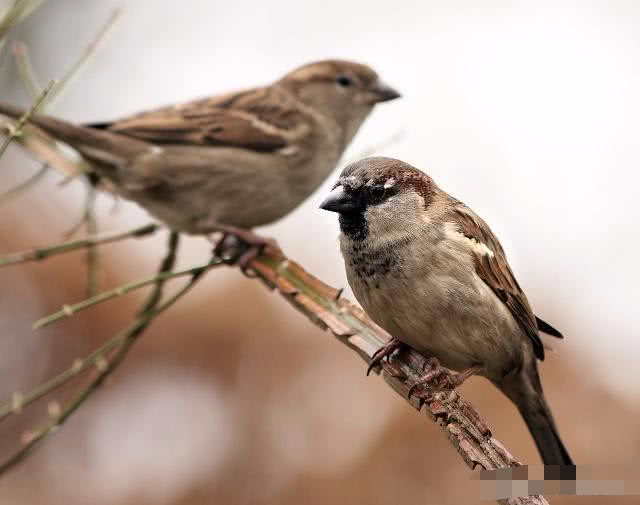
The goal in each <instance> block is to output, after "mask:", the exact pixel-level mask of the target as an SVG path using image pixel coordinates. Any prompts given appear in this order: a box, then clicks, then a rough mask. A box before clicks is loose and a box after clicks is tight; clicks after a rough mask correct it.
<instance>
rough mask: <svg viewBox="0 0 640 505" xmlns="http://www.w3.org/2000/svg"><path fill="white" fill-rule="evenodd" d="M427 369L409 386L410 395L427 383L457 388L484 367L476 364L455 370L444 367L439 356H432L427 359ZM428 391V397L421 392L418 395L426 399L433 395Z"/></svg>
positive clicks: (440, 387) (438, 387) (443, 387)
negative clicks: (459, 370) (460, 370)
mask: <svg viewBox="0 0 640 505" xmlns="http://www.w3.org/2000/svg"><path fill="white" fill-rule="evenodd" d="M425 370H428V371H427V372H426V373H425V374H424V375H423V376H422V377H420V378H419V379H418V380H417V381H415V382H414V383H413V384H412V385H411V387H410V388H409V393H408V394H407V396H408V397H411V394H412V393H413V391H414V390H415V389H416V388H421V387H423V386H426V385H430V386H431V387H433V388H437V389H449V390H452V389H455V388H457V387H458V386H459V385H461V384H462V383H463V382H464V381H465V380H467V379H468V378H469V377H471V376H472V375H475V374H477V373H479V372H480V371H481V370H482V367H481V366H480V365H475V366H472V367H470V368H467V369H466V370H463V371H462V372H454V371H452V370H449V369H448V368H445V367H443V366H442V365H441V364H440V362H439V361H438V358H435V357H432V358H429V359H428V360H427V362H426V364H425ZM426 393H427V396H426V397H423V396H421V394H419V395H418V396H420V398H422V399H425V400H426V399H429V398H430V397H431V393H429V392H426Z"/></svg>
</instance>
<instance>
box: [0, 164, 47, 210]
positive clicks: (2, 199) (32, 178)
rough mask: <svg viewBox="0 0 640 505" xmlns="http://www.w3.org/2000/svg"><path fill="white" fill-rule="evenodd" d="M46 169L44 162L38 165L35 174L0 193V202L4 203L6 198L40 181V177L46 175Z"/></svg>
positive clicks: (8, 198) (17, 194)
mask: <svg viewBox="0 0 640 505" xmlns="http://www.w3.org/2000/svg"><path fill="white" fill-rule="evenodd" d="M48 171H49V166H48V165H47V164H46V163H43V164H42V166H41V167H40V170H38V171H37V172H36V173H35V174H33V175H32V176H30V177H29V178H28V179H27V180H26V181H24V182H21V183H20V184H17V185H15V186H14V187H12V188H10V189H8V190H7V191H5V192H4V193H2V194H1V195H0V203H4V202H6V201H8V200H11V199H12V198H15V197H16V196H19V195H21V194H22V193H24V192H25V191H27V190H28V189H29V188H31V186H34V185H35V184H37V183H38V182H39V181H40V179H42V178H43V177H44V176H45V175H47V172H48Z"/></svg>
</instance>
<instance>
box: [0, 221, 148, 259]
mask: <svg viewBox="0 0 640 505" xmlns="http://www.w3.org/2000/svg"><path fill="white" fill-rule="evenodd" d="M159 228H160V225H157V224H153V223H151V224H146V225H144V226H140V227H139V228H134V229H132V230H127V231H124V232H117V233H109V234H104V235H102V236H98V237H87V238H83V239H79V240H72V241H70V242H64V243H62V244H56V245H53V246H50V247H43V248H39V249H31V250H29V251H25V252H20V253H14V254H9V255H7V256H2V257H0V267H4V266H7V265H15V264H17V263H25V262H27V261H41V260H44V259H47V258H50V257H51V256H55V255H57V254H64V253H67V252H70V251H75V250H77V249H84V248H87V247H91V246H97V245H103V244H108V243H111V242H118V241H120V240H124V239H127V238H132V237H135V238H137V237H142V236H146V235H150V234H152V233H154V232H155V231H157V230H158V229H159Z"/></svg>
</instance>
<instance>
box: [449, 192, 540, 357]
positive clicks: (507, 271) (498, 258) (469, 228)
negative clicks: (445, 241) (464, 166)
mask: <svg viewBox="0 0 640 505" xmlns="http://www.w3.org/2000/svg"><path fill="white" fill-rule="evenodd" d="M454 212H455V220H456V223H457V224H458V227H459V230H460V232H461V233H462V234H463V235H464V236H465V237H467V238H469V239H472V240H475V241H476V242H478V243H482V244H485V245H486V246H487V247H488V248H489V249H490V250H491V251H492V252H493V255H491V254H488V253H487V254H481V253H476V254H475V257H474V262H475V267H476V273H477V274H478V276H479V277H480V278H481V279H482V280H483V281H484V282H485V283H486V284H487V286H489V287H490V288H491V290H492V291H493V292H494V293H495V294H496V296H497V297H498V298H500V300H502V302H503V303H504V304H505V305H506V306H507V308H508V309H509V311H510V312H511V314H512V315H513V317H514V318H515V320H516V321H517V322H518V324H519V325H520V327H521V328H522V329H523V330H524V332H525V333H526V334H527V336H528V337H529V338H530V339H531V342H532V343H533V350H534V352H535V355H536V357H537V358H538V359H540V360H543V359H544V347H543V345H542V341H541V340H540V336H539V335H538V326H537V324H536V316H535V315H534V314H533V311H532V310H531V307H530V306H529V302H528V301H527V297H526V296H525V294H524V292H523V291H522V289H521V288H520V285H519V284H518V281H516V278H515V276H514V275H513V272H512V271H511V268H510V267H509V263H507V257H506V255H505V253H504V250H503V249H502V246H501V245H500V242H498V239H497V238H496V237H495V235H494V234H493V232H492V231H491V229H490V228H489V226H488V225H487V224H486V223H485V222H484V221H483V220H482V219H480V218H479V217H478V216H476V215H474V214H473V213H472V212H471V211H470V210H469V209H468V208H467V207H465V206H464V205H463V204H460V205H458V206H457V207H456V208H455V210H454Z"/></svg>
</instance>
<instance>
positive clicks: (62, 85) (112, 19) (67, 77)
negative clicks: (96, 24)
mask: <svg viewBox="0 0 640 505" xmlns="http://www.w3.org/2000/svg"><path fill="white" fill-rule="evenodd" d="M121 14H122V9H114V10H113V11H112V13H111V15H110V16H109V18H108V19H107V21H106V23H105V24H104V25H103V27H102V28H101V29H100V31H99V32H98V34H97V35H96V36H95V37H94V39H93V40H92V41H91V42H90V43H89V44H88V45H87V47H86V48H85V49H84V51H83V52H82V54H81V55H80V57H79V58H78V59H77V60H76V62H75V63H74V64H73V65H71V67H70V68H69V70H67V72H66V73H65V74H64V75H63V76H62V78H61V79H60V82H59V83H58V84H57V85H56V87H55V89H54V90H53V92H52V93H51V95H50V96H49V98H48V99H47V105H51V104H52V103H53V102H54V101H55V100H57V99H58V98H60V96H61V95H62V92H63V91H64V90H65V89H66V87H67V85H68V84H69V82H70V81H71V79H73V78H74V77H76V76H77V75H78V73H79V72H80V70H81V69H82V67H83V66H84V65H85V63H87V61H89V58H90V57H91V56H92V55H93V54H94V53H95V51H96V50H97V49H98V47H100V44H101V43H102V42H103V41H104V39H105V37H106V36H107V34H108V33H109V31H110V30H111V28H113V27H114V26H115V24H116V21H118V18H119V17H120V15H121Z"/></svg>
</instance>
